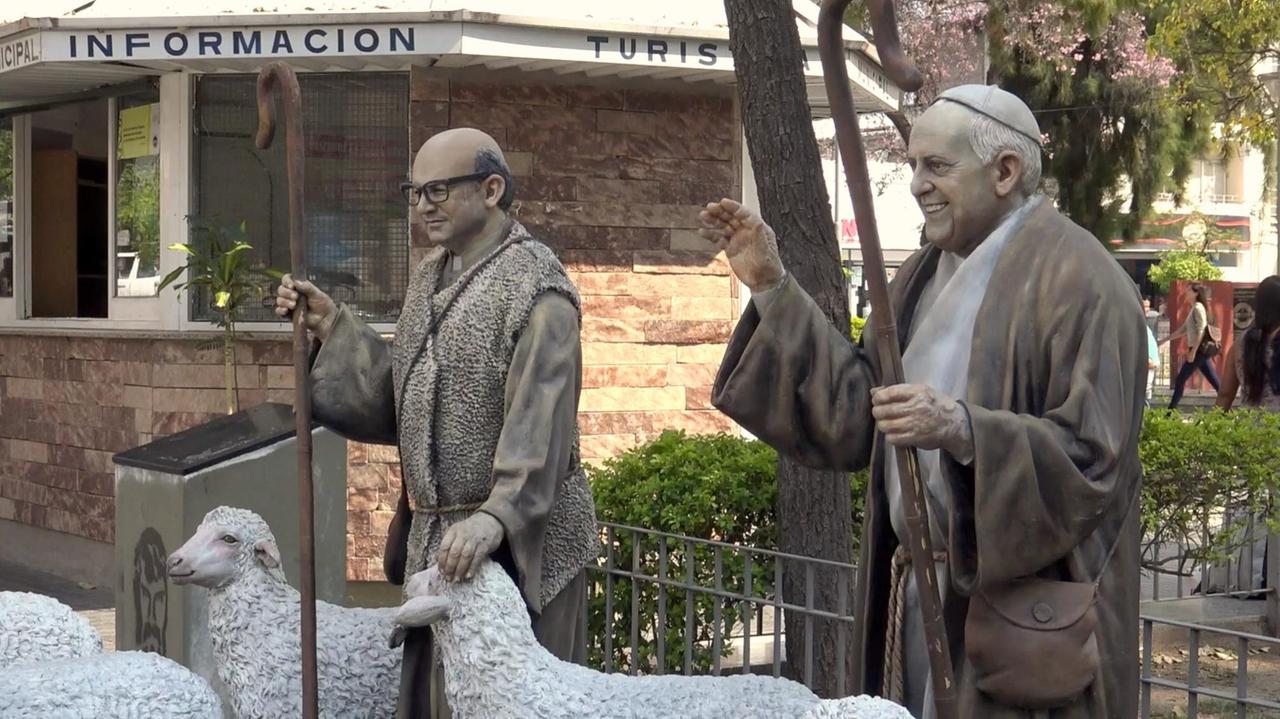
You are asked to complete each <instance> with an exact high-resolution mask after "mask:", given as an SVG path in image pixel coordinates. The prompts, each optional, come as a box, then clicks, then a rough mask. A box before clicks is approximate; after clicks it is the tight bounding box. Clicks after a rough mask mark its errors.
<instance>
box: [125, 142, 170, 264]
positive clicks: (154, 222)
mask: <svg viewBox="0 0 1280 719" xmlns="http://www.w3.org/2000/svg"><path fill="white" fill-rule="evenodd" d="M121 164H122V165H123V169H122V170H121V172H120V182H119V183H118V184H117V185H116V226H117V228H118V229H121V230H128V231H129V243H130V245H131V246H132V247H133V249H135V250H137V252H138V260H139V263H140V264H141V266H142V267H148V268H154V267H157V266H158V265H159V259H160V162H159V158H158V157H157V156H148V157H142V158H137V159H133V160H124V161H122V162H121Z"/></svg>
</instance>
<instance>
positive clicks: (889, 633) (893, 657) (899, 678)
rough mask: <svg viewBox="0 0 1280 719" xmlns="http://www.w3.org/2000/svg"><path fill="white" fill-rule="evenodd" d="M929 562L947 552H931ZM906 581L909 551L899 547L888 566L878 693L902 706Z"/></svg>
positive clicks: (908, 577)
mask: <svg viewBox="0 0 1280 719" xmlns="http://www.w3.org/2000/svg"><path fill="white" fill-rule="evenodd" d="M933 559H934V561H935V562H945V561H946V560H947V553H946V552H934V553H933ZM910 580H911V552H910V551H909V550H908V549H907V548H906V546H904V545H901V544H899V545H898V548H897V549H895V550H893V561H892V563H891V564H890V566H889V626H888V627H887V628H886V630H885V637H884V683H883V686H882V687H881V694H880V695H881V696H882V697H884V698H885V699H888V700H889V701H892V702H896V703H898V704H904V703H906V696H905V692H904V690H903V676H904V674H905V672H904V670H903V664H904V661H905V656H906V649H905V647H903V646H902V635H903V629H904V627H905V620H906V607H907V582H909V581H910Z"/></svg>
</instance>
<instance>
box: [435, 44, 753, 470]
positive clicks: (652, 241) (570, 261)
mask: <svg viewBox="0 0 1280 719" xmlns="http://www.w3.org/2000/svg"><path fill="white" fill-rule="evenodd" d="M411 87H412V90H411V92H412V97H411V103H410V116H411V119H412V122H411V133H410V137H411V141H410V145H411V149H412V150H414V151H415V152H416V150H417V148H418V147H420V146H421V144H422V143H423V142H424V141H425V140H426V139H427V138H428V137H430V136H431V135H433V134H435V133H436V132H439V131H440V130H442V129H445V128H447V127H460V126H471V127H478V128H480V129H483V130H485V131H486V132H488V133H490V134H492V135H493V136H494V138H495V139H496V140H497V141H498V143H499V144H500V145H501V146H502V147H503V149H504V151H505V153H506V156H507V160H508V162H509V163H510V165H511V167H512V172H513V173H514V174H515V176H516V178H515V180H516V199H517V207H516V211H515V215H516V217H517V218H518V219H519V220H520V221H521V222H523V223H524V224H525V225H526V226H527V227H528V228H529V229H530V231H531V232H532V233H533V234H534V235H535V236H536V237H538V238H539V239H541V240H542V241H544V242H546V243H547V244H548V245H550V246H552V247H553V248H554V249H555V250H556V251H557V253H558V254H559V256H560V259H561V261H563V262H564V263H565V265H566V267H567V268H568V269H569V271H570V274H571V277H572V279H573V281H574V282H575V283H576V284H577V286H578V289H579V291H580V292H581V294H582V300H583V307H582V309H583V328H582V329H583V331H582V341H583V362H584V370H583V391H582V399H581V403H580V405H579V409H580V410H581V413H582V414H581V416H580V423H581V429H582V452H583V456H584V457H585V458H586V459H587V460H588V461H591V460H599V459H603V458H606V457H610V456H613V455H615V454H617V453H618V452H620V451H623V450H625V449H627V448H630V447H632V446H635V445H636V444H637V443H640V442H643V441H645V440H647V439H649V438H651V437H653V436H656V435H657V434H658V433H660V432H661V431H662V430H663V429H666V428H683V429H686V430H689V431H691V432H714V431H721V430H729V429H731V428H732V424H731V423H730V422H729V420H728V419H727V418H726V417H724V416H723V415H721V414H720V413H719V412H717V411H715V410H714V409H712V408H711V405H710V386H711V384H712V381H713V379H714V376H715V370H716V367H717V365H718V363H719V361H720V357H721V356H722V355H723V352H724V344H725V342H726V341H727V339H728V337H729V333H730V331H731V329H732V323H733V320H734V319H735V318H736V317H737V307H738V300H737V293H736V287H737V285H736V282H734V281H733V279H732V277H731V276H730V273H729V268H728V265H727V263H726V262H725V261H724V258H723V256H719V257H717V256H716V252H715V249H714V248H712V247H711V246H709V245H708V244H707V243H705V242H704V241H703V240H702V239H701V238H700V237H698V235H697V234H696V232H695V230H694V228H695V227H696V224H697V212H698V208H699V207H700V206H701V205H703V204H705V203H706V202H708V201H710V200H716V199H719V198H721V197H725V196H728V197H740V196H741V186H740V184H741V183H740V178H741V176H742V172H741V165H740V162H739V159H738V158H739V157H740V145H739V137H740V133H739V130H738V120H737V115H736V112H735V106H734V102H733V97H732V95H731V93H730V91H729V90H728V89H727V88H716V87H713V86H709V85H705V84H704V85H701V86H698V85H693V86H685V87H683V88H682V87H679V83H675V84H673V89H666V88H663V89H659V90H654V89H648V88H646V89H629V88H627V89H624V88H618V87H611V86H607V85H606V86H595V85H574V84H549V83H547V82H546V81H543V82H538V81H527V80H526V81H524V82H521V83H520V84H496V83H493V82H491V81H489V82H486V81H482V80H475V79H470V78H466V77H456V76H455V77H451V76H449V75H447V74H446V73H445V72H443V71H433V70H427V69H421V68H418V69H415V70H414V71H413V74H412V80H411ZM415 246H416V247H418V248H421V246H422V242H421V239H420V238H418V237H416V236H415ZM419 251H420V249H419Z"/></svg>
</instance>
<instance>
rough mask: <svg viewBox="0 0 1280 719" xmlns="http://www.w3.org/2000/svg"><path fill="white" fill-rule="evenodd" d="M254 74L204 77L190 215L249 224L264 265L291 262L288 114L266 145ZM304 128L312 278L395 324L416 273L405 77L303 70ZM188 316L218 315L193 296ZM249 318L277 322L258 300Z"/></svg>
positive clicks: (370, 315)
mask: <svg viewBox="0 0 1280 719" xmlns="http://www.w3.org/2000/svg"><path fill="white" fill-rule="evenodd" d="M256 81H257V78H256V76H251V75H217V76H212V75H206V76H201V77H200V78H199V79H198V83H197V85H196V90H195V111H194V113H193V119H192V126H193V132H194V135H195V137H194V142H193V145H194V153H193V154H194V160H195V171H194V176H195V178H196V179H195V182H194V187H193V197H192V215H193V217H196V218H198V219H199V220H200V221H201V222H204V223H209V222H213V223H217V224H221V225H224V226H225V227H227V228H229V229H232V230H233V234H234V229H235V228H239V227H240V226H241V225H242V224H243V226H244V230H245V235H246V237H245V239H246V240H247V241H248V242H249V243H250V244H251V245H253V251H252V254H253V257H254V260H255V262H256V263H257V264H261V265H263V266H266V267H270V268H274V269H278V270H281V271H285V272H287V271H288V270H289V265H290V260H289V185H288V179H287V175H286V169H285V138H284V131H285V130H284V122H283V117H281V121H280V123H279V125H278V127H277V129H276V140H275V142H273V143H272V145H271V147H270V148H268V149H267V150H259V149H257V148H256V147H255V146H254V134H255V132H256V131H257V114H256V107H257V106H256V99H255V86H256ZM299 82H300V84H301V88H302V104H303V120H302V123H303V133H304V134H305V135H306V163H305V165H306V171H305V172H306V181H305V188H306V198H305V203H306V230H305V240H306V244H307V268H308V274H309V275H310V276H311V279H312V280H313V281H315V283H316V284H317V285H318V286H319V287H320V288H321V289H323V290H325V291H326V292H328V293H329V294H330V295H331V296H332V297H333V298H334V299H336V300H338V301H340V302H343V303H346V304H347V305H348V306H349V307H350V308H351V310H352V311H354V312H355V313H356V314H357V315H358V316H360V317H361V318H363V319H365V320H366V321H369V322H394V321H395V319H396V317H398V316H399V314H400V305H401V302H402V301H403V299H404V292H405V288H406V285H407V283H408V276H409V224H408V214H407V212H406V209H405V205H404V200H403V199H401V197H400V194H399V193H400V191H399V183H400V182H401V181H402V180H403V179H404V178H405V177H406V175H407V174H408V170H409V129H408V128H409V77H408V75H407V74H404V73H333V74H327V73H326V74H321V73H315V74H300V75H299ZM191 301H192V306H191V317H192V319H194V320H205V321H207V320H213V319H215V317H214V310H213V308H212V306H211V298H210V297H208V296H207V294H206V295H203V296H202V295H201V293H199V292H193V293H192V299H191ZM241 319H242V321H272V320H276V319H277V318H276V316H275V315H274V314H273V313H272V312H271V311H270V310H269V309H268V308H267V307H265V306H264V307H263V308H261V309H259V308H256V307H255V308H253V309H251V310H250V311H248V312H247V313H245V316H243V317H242V318H241Z"/></svg>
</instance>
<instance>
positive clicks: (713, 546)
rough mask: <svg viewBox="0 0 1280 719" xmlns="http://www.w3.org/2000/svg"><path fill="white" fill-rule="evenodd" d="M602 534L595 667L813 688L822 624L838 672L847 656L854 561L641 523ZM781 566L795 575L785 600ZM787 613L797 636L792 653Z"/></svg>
mask: <svg viewBox="0 0 1280 719" xmlns="http://www.w3.org/2000/svg"><path fill="white" fill-rule="evenodd" d="M601 532H602V536H603V542H604V546H603V548H602V551H601V555H600V557H601V559H600V561H599V562H598V563H597V565H596V566H594V567H590V568H589V577H590V579H591V582H590V586H589V587H588V609H587V613H586V614H587V616H586V617H585V618H584V621H586V622H588V625H589V626H588V627H587V630H588V631H587V636H588V637H589V638H590V641H591V647H590V649H591V652H590V653H591V660H592V664H593V665H595V666H596V667H597V668H599V669H601V670H602V671H606V672H614V671H623V672H628V673H631V674H637V673H645V674H664V673H670V672H679V673H684V674H704V673H705V674H713V675H719V674H722V673H724V672H739V673H743V674H748V673H758V674H766V673H767V674H772V675H773V676H781V675H782V674H783V673H784V671H785V673H787V674H788V675H790V676H794V677H795V678H797V679H799V680H800V681H802V682H804V683H805V684H807V685H810V686H812V684H813V680H814V675H815V660H816V658H817V652H816V651H815V642H816V641H817V640H818V638H819V637H818V631H819V627H820V626H821V625H823V624H824V623H834V624H835V632H836V643H835V649H834V661H835V662H836V666H845V665H846V664H847V663H848V661H849V660H850V659H851V656H850V654H849V652H851V651H852V644H851V639H852V636H853V624H854V621H855V613H854V611H853V607H854V601H853V588H854V580H855V573H856V568H855V567H854V565H852V564H845V563H840V562H832V561H827V560H822V559H814V558H811V557H802V556H798V555H793V554H786V553H783V552H777V551H772V550H766V549H757V548H754V547H745V546H741V545H733V544H727V543H724V542H716V541H708V540H703V539H695V538H692V537H685V536H680V535H675V534H667V533H663V532H656V531H653V530H648V529H643V528H639V527H628V526H623V525H614V524H603V525H602V526H601ZM787 570H790V571H791V572H792V576H793V577H796V578H797V585H798V586H797V589H796V593H795V594H793V595H789V594H787V592H785V591H784V589H785V575H786V571H787ZM824 590H827V591H824ZM786 612H790V613H792V616H793V617H794V619H793V622H795V629H794V630H793V631H795V632H798V633H799V634H800V636H799V637H798V638H796V641H794V642H793V643H792V645H791V646H792V647H793V648H792V651H793V652H794V655H791V656H789V655H788V654H787V646H786V642H785V641H784V638H785V627H784V624H785V616H784V613H786ZM788 662H794V664H793V665H791V664H787V663H788ZM784 665H786V666H785V667H784ZM845 682H846V676H845V675H844V673H840V674H839V675H838V676H837V677H836V683H835V685H834V689H835V690H836V691H837V692H838V693H841V694H843V693H844V690H845V689H846V683H845Z"/></svg>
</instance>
